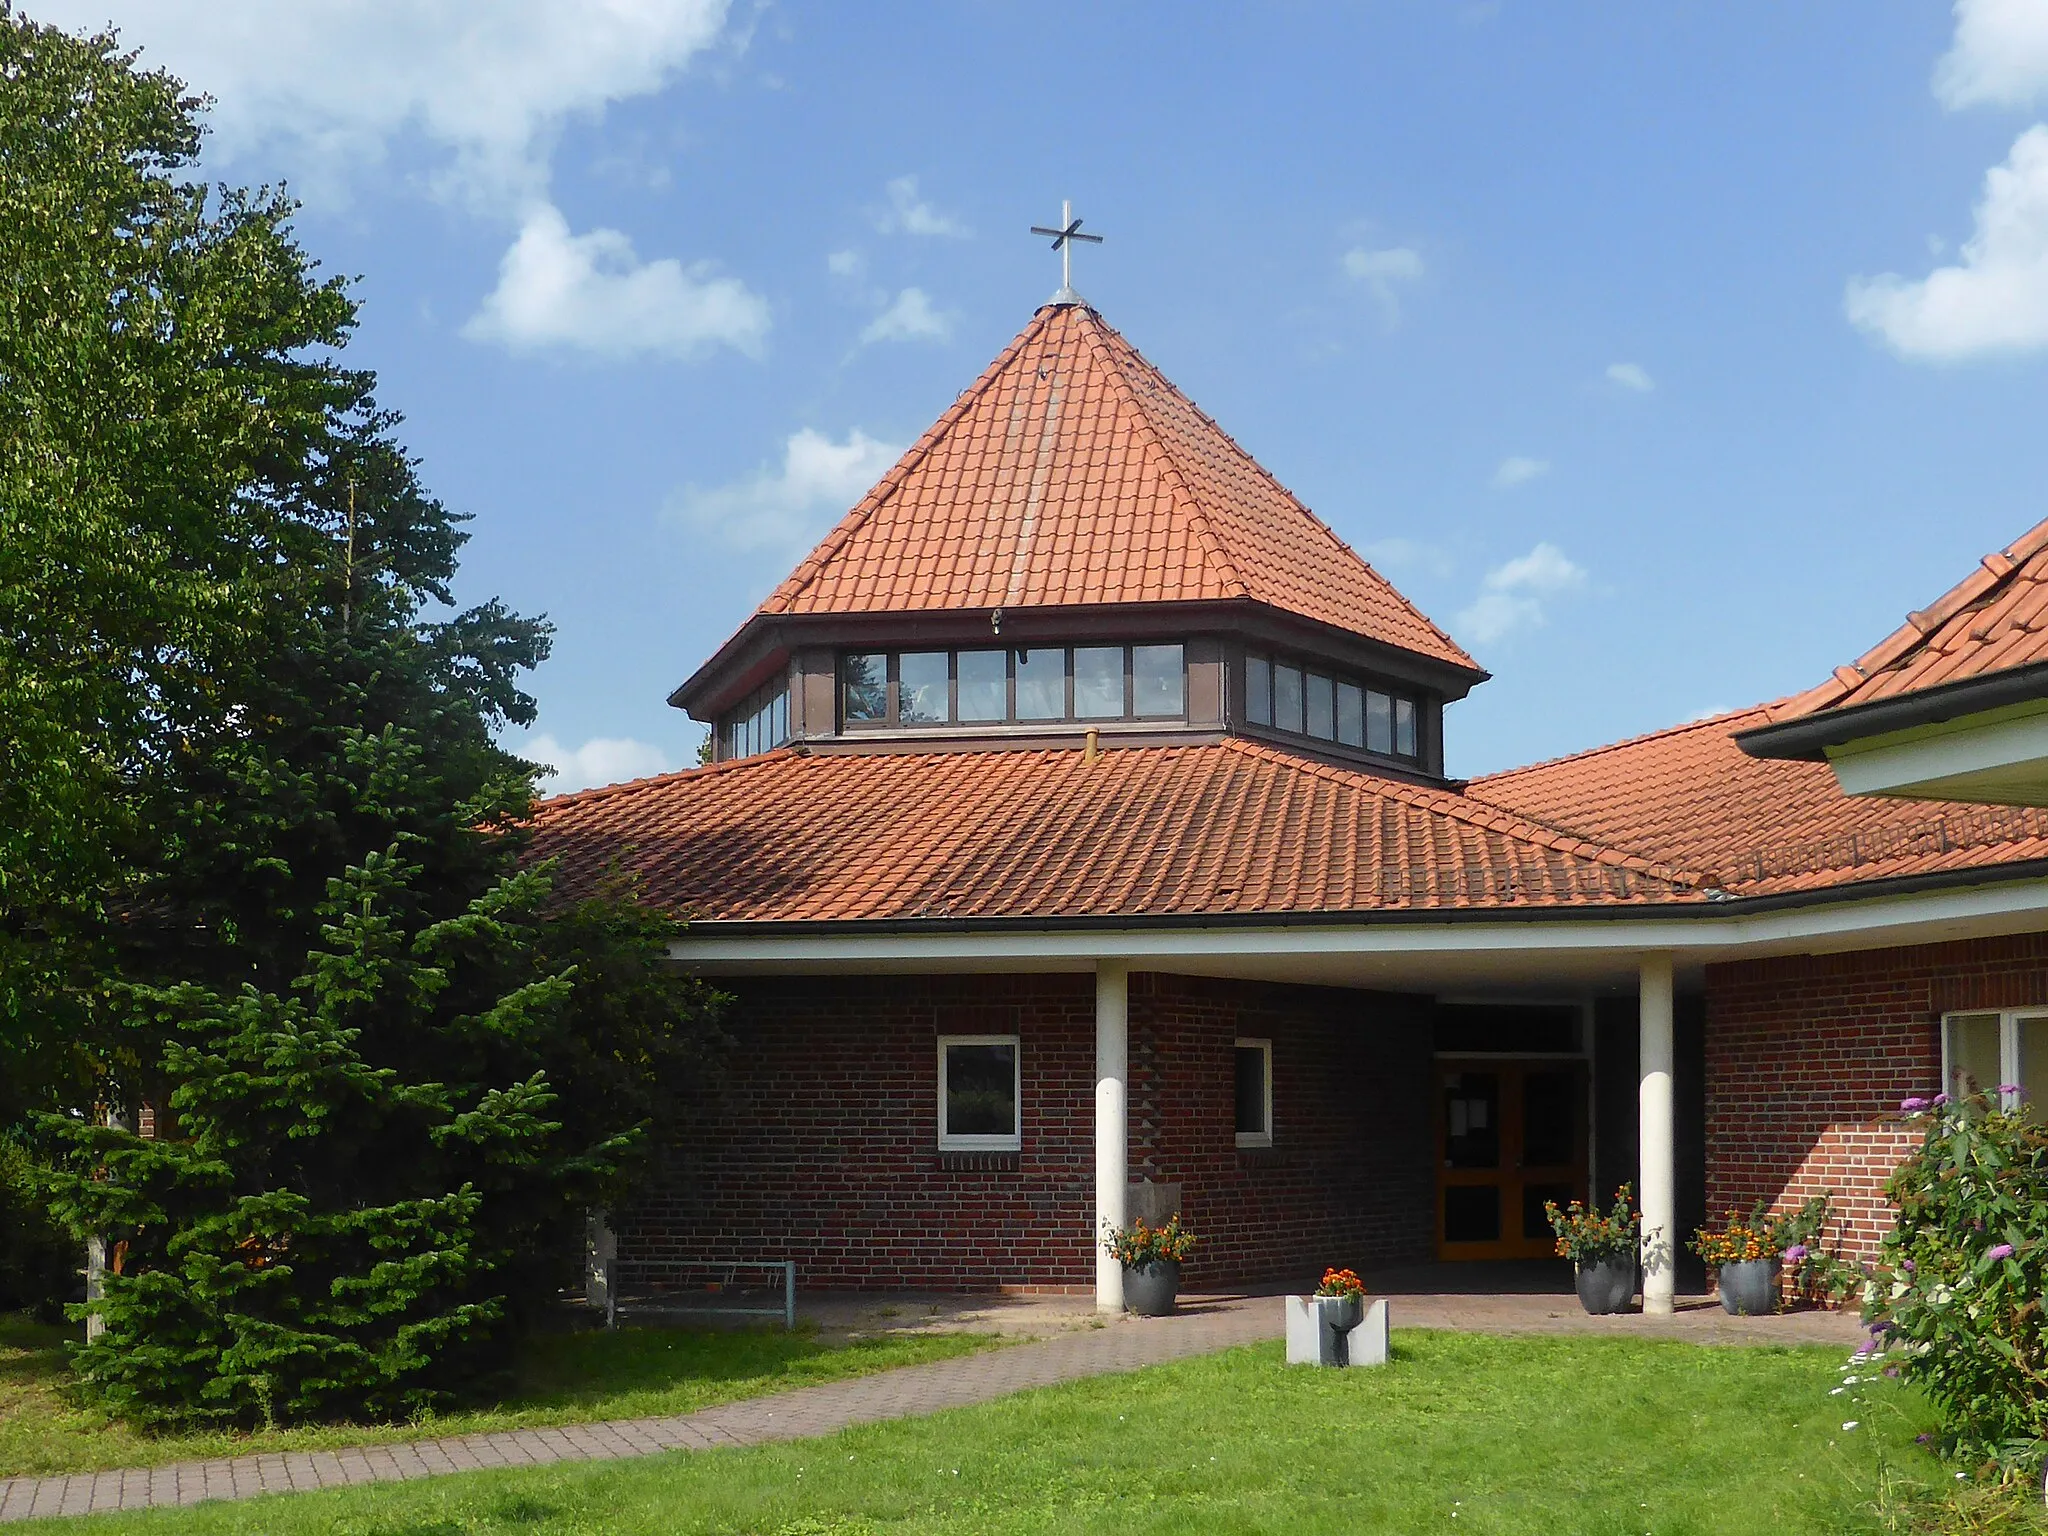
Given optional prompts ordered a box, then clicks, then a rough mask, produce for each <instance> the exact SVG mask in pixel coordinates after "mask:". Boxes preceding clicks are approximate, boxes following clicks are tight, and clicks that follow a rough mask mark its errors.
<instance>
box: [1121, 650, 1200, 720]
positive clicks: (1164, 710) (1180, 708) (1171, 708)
mask: <svg viewBox="0 0 2048 1536" xmlns="http://www.w3.org/2000/svg"><path fill="white" fill-rule="evenodd" d="M1131 692H1132V693H1133V694H1134V695H1136V708H1135V710H1134V713H1136V714H1140V715H1180V714H1185V713H1186V712H1187V670H1186V668H1185V667H1184V666H1183V664H1182V662H1181V653H1180V647H1179V646H1177V645H1134V646H1132V647H1131Z"/></svg>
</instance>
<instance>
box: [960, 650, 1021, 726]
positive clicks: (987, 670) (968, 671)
mask: <svg viewBox="0 0 2048 1536" xmlns="http://www.w3.org/2000/svg"><path fill="white" fill-rule="evenodd" d="M959 667H960V718H961V719H962V720H1000V719H1002V718H1003V717H1004V716H1005V715H1007V714H1008V713H1009V711H1010V706H1009V700H1008V699H1007V698H1006V697H1004V695H1005V694H1006V693H1007V692H1008V689H1007V688H1006V687H1005V684H1006V683H1007V681H1008V679H1009V652H1007V651H962V652H961V653H960V659H959Z"/></svg>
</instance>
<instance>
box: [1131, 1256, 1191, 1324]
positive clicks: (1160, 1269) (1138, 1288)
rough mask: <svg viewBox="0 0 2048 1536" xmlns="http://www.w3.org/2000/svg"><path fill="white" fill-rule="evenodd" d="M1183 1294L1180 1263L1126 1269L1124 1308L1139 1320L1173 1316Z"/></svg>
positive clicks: (1162, 1261)
mask: <svg viewBox="0 0 2048 1536" xmlns="http://www.w3.org/2000/svg"><path fill="white" fill-rule="evenodd" d="M1179 1291H1180V1260H1178V1259H1153V1260H1151V1261H1150V1262H1149V1263H1145V1264H1126V1265H1125V1266H1124V1305H1125V1306H1126V1307H1128V1308H1129V1309H1130V1310H1131V1311H1133V1312H1135V1313H1137V1314H1138V1316H1140V1317H1171V1316H1172V1315H1173V1299H1174V1297H1175V1295H1176V1294H1178V1292H1179Z"/></svg>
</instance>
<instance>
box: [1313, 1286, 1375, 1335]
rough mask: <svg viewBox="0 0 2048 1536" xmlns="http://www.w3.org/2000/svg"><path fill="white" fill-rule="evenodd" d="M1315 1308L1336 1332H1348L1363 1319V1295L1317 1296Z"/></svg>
mask: <svg viewBox="0 0 2048 1536" xmlns="http://www.w3.org/2000/svg"><path fill="white" fill-rule="evenodd" d="M1316 1308H1317V1310H1318V1311H1320V1312H1321V1313H1322V1315H1323V1321H1324V1322H1325V1323H1328V1324H1329V1325H1330V1327H1331V1329H1332V1330H1334V1331H1335V1332H1337V1333H1349V1332H1350V1331H1351V1330H1352V1329H1354V1328H1356V1327H1357V1326H1358V1325H1359V1324H1360V1323H1362V1322H1364V1321H1365V1298H1364V1297H1363V1296H1356V1295H1354V1296H1318V1297H1317V1298H1316Z"/></svg>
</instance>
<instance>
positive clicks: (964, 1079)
mask: <svg viewBox="0 0 2048 1536" xmlns="http://www.w3.org/2000/svg"><path fill="white" fill-rule="evenodd" d="M1021 1054H1022V1053H1021V1052H1020V1051H1019V1050H1018V1048H1017V1037H1016V1036H1015V1035H941V1036H939V1149H940V1150H941V1151H943V1152H1015V1151H1016V1150H1017V1149H1018V1148H1019V1147H1020V1146H1022V1145H1023V1139H1022V1137H1021V1135H1020V1134H1019V1132H1020V1128H1021V1127H1022V1125H1023V1123H1024V1091H1023V1090H1024V1084H1023V1073H1022V1071H1021V1070H1020V1057H1021Z"/></svg>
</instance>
